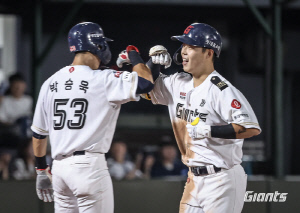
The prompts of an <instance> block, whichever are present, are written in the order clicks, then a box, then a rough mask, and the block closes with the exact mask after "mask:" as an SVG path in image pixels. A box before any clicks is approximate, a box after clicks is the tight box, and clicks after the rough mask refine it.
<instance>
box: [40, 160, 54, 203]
mask: <svg viewBox="0 0 300 213" xmlns="http://www.w3.org/2000/svg"><path fill="white" fill-rule="evenodd" d="M36 173H37V176H36V193H37V195H38V197H39V199H40V200H43V201H44V202H52V201H53V200H54V198H53V188H52V174H51V171H50V168H49V166H48V167H47V168H46V169H36Z"/></svg>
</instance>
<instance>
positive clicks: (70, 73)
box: [31, 22, 153, 213]
mask: <svg viewBox="0 0 300 213" xmlns="http://www.w3.org/2000/svg"><path fill="white" fill-rule="evenodd" d="M68 41H69V48H70V51H71V52H73V53H75V57H74V61H73V63H72V64H71V65H70V66H66V67H64V68H62V69H61V70H59V71H58V72H56V73H55V74H54V75H52V76H51V77H50V78H49V79H48V80H46V81H45V82H44V84H43V86H42V88H41V90H40V94H39V98H38V102H37V105H36V109H35V114H34V120H33V125H32V127H31V129H32V131H33V149H34V154H35V156H36V166H37V180H36V188H37V194H38V197H39V198H40V199H41V200H43V201H45V202H51V201H53V199H54V201H55V212H56V213H65V212H68V213H77V212H85V213H96V212H97V213H112V212H113V209H114V206H113V205H114V202H113V188H112V182H111V178H110V175H109V173H108V169H107V163H106V160H105V156H104V154H105V153H106V152H107V151H108V150H109V148H110V145H111V141H112V137H113V134H114V131H115V126H116V122H117V118H118V115H119V112H120V108H121V104H124V103H126V102H129V101H138V100H139V94H140V93H144V92H145V91H147V92H149V91H150V90H151V89H152V88H153V79H152V75H151V71H150V70H149V69H148V68H147V67H146V66H145V65H144V63H143V60H142V59H141V57H140V55H139V53H138V49H137V48H136V47H134V46H132V45H130V46H128V47H127V49H126V51H125V52H122V53H121V54H120V59H119V60H118V61H119V63H121V64H122V63H125V62H126V63H132V65H133V70H134V72H131V73H130V72H117V71H115V70H110V69H104V70H100V69H98V67H99V65H100V63H103V64H107V63H108V62H109V61H110V59H111V52H110V49H109V46H108V43H107V41H112V40H111V39H109V38H106V37H105V36H104V33H103V30H102V28H101V27H100V26H99V25H98V24H95V23H92V22H84V23H79V24H77V25H75V26H74V27H73V28H72V29H71V30H70V31H69V35H68ZM47 135H49V137H50V143H51V154H52V158H53V159H54V161H53V167H52V171H53V176H52V175H51V173H50V170H49V167H48V166H47V164H46V158H45V155H46V146H47V143H46V136H47ZM52 186H53V189H52ZM53 191H54V198H53V194H52V192H53Z"/></svg>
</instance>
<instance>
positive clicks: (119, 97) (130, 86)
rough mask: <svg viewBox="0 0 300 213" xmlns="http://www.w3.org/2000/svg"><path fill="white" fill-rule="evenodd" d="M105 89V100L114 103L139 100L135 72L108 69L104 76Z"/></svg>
mask: <svg viewBox="0 0 300 213" xmlns="http://www.w3.org/2000/svg"><path fill="white" fill-rule="evenodd" d="M104 82H105V90H106V97H107V100H108V101H109V102H111V103H114V104H124V103H127V102H129V101H139V100H140V95H139V94H136V90H137V86H138V74H137V73H136V72H127V71H124V72H121V71H113V70H108V73H107V75H106V77H105V81H104Z"/></svg>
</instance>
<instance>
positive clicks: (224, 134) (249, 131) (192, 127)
mask: <svg viewBox="0 0 300 213" xmlns="http://www.w3.org/2000/svg"><path fill="white" fill-rule="evenodd" d="M199 120H200V119H199V117H197V118H196V119H195V120H194V121H193V122H192V123H191V124H188V125H186V127H187V131H188V133H189V135H190V137H191V138H193V139H201V138H224V139H244V138H251V137H253V136H256V135H259V134H260V130H259V129H255V128H245V127H243V126H241V125H238V124H234V123H232V124H228V125H223V126H210V125H205V123H203V122H200V123H199Z"/></svg>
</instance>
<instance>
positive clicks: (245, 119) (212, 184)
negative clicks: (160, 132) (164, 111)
mask: <svg viewBox="0 0 300 213" xmlns="http://www.w3.org/2000/svg"><path fill="white" fill-rule="evenodd" d="M150 96H151V100H152V102H153V103H154V104H162V105H167V106H168V108H169V114H170V119H171V122H172V126H173V130H174V134H175V137H176V141H177V144H178V147H179V149H180V152H181V154H182V161H183V163H184V164H186V165H187V166H189V167H197V166H206V167H207V170H208V172H209V175H205V176H194V175H193V173H192V172H191V171H190V172H189V178H188V181H187V183H186V187H185V191H184V194H183V197H182V200H181V205H180V212H182V213H183V212H189V213H191V212H193V213H196V212H197V213H198V212H199V213H200V212H217V213H219V212H231V213H232V212H234V213H235V212H241V210H242V207H243V199H244V194H245V190H246V181H247V180H246V174H245V172H244V170H243V168H242V167H241V166H240V163H241V162H242V160H241V158H242V154H243V153H242V145H243V139H221V138H204V139H195V140H193V139H192V138H191V137H189V134H188V132H187V129H186V125H187V123H190V122H192V121H193V120H194V119H195V118H196V117H199V118H200V122H202V123H203V124H205V125H211V126H221V125H228V124H230V123H235V124H238V125H241V126H244V127H245V128H256V129H259V130H260V127H259V125H258V121H257V118H256V116H255V114H254V112H253V110H252V108H251V106H250V104H249V103H248V101H247V100H246V98H245V97H244V96H243V95H242V93H241V92H240V91H239V90H237V89H236V88H235V87H234V86H233V85H232V84H231V83H230V82H228V81H227V80H226V79H224V78H223V77H222V76H221V75H220V74H219V73H218V72H217V71H213V72H212V73H211V74H210V75H209V76H208V77H207V78H206V79H205V81H204V82H203V83H202V84H200V85H199V86H198V87H196V88H194V84H193V78H192V76H191V75H190V74H188V73H184V72H180V73H175V74H173V75H171V76H165V75H163V74H160V76H159V77H158V79H157V80H156V81H155V86H154V89H153V90H152V91H151V92H150ZM212 165H214V166H216V167H219V168H222V171H221V172H219V173H215V171H214V168H213V166H212Z"/></svg>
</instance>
